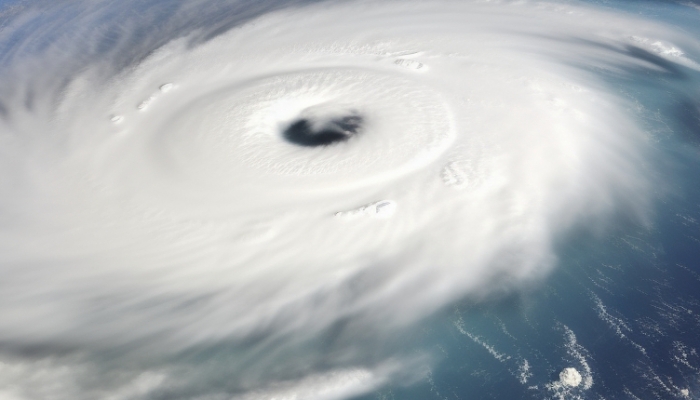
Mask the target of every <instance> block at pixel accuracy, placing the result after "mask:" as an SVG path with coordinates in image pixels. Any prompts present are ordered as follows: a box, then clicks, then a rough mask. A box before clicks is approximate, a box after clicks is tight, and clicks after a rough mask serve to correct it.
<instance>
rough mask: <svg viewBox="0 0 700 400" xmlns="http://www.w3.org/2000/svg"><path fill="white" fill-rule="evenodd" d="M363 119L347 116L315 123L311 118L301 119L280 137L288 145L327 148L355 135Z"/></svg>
mask: <svg viewBox="0 0 700 400" xmlns="http://www.w3.org/2000/svg"><path fill="white" fill-rule="evenodd" d="M363 122H364V119H363V118H362V117H361V116H359V115H348V116H344V117H339V118H333V119H329V120H327V121H317V120H313V119H311V118H301V119H298V120H295V121H293V122H292V123H291V124H290V125H289V126H288V127H287V128H286V129H284V131H283V132H282V136H283V137H284V138H285V139H286V140H287V141H288V142H290V143H293V144H296V145H299V146H306V147H317V146H328V145H331V144H335V143H340V142H344V141H346V140H348V139H350V138H351V137H353V136H355V135H357V134H358V133H359V132H360V131H361V129H362V125H363Z"/></svg>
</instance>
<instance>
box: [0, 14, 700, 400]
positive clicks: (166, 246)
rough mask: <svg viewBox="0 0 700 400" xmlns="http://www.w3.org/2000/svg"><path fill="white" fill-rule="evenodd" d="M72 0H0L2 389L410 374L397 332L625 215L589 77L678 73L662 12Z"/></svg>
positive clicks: (607, 99)
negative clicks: (77, 8) (70, 0)
mask: <svg viewBox="0 0 700 400" xmlns="http://www.w3.org/2000/svg"><path fill="white" fill-rule="evenodd" d="M75 4H78V3H75ZM80 4H81V6H82V7H84V8H85V10H87V11H84V12H83V13H81V14H74V13H73V12H72V10H73V6H74V5H70V6H68V5H65V4H59V5H55V6H48V5H46V6H45V7H46V9H47V10H48V11H46V13H45V14H36V10H32V9H22V8H21V7H22V6H21V5H18V6H15V7H20V8H18V9H13V8H12V7H11V6H6V7H5V9H6V16H5V18H6V21H5V26H4V31H3V43H4V48H3V52H4V54H3V61H4V65H3V69H2V74H3V80H4V83H3V84H2V85H3V86H2V87H1V88H0V89H1V90H0V95H2V99H1V100H2V116H3V118H2V121H0V142H1V143H2V145H1V149H0V152H1V153H0V192H2V193H3V195H2V198H0V222H1V225H0V265H1V269H0V274H2V279H0V315H2V318H0V347H1V348H2V349H3V350H5V352H6V356H4V357H5V361H3V364H1V365H2V368H3V369H5V370H7V372H1V371H0V375H2V376H3V377H9V378H2V379H6V380H7V381H6V382H0V385H3V386H2V387H5V388H7V387H9V389H3V390H6V392H7V396H15V397H12V398H18V399H33V398H45V397H44V396H45V395H44V394H42V393H45V392H46V391H48V392H49V393H52V395H55V396H56V397H55V398H70V399H79V398H94V396H107V397H104V398H114V399H127V398H129V399H130V398H146V397H148V396H164V397H163V398H173V397H177V396H181V397H183V398H195V397H197V396H209V395H210V396H215V397H202V398H217V399H218V398H230V397H231V396H240V397H241V398H244V399H256V398H268V397H274V396H292V395H293V394H296V395H298V396H299V397H298V398H323V399H326V398H342V397H347V396H349V395H352V394H356V393H359V392H362V391H364V390H368V389H370V388H372V387H375V386H377V385H381V384H382V383H383V382H386V380H388V379H391V378H392V377H395V376H399V375H400V376H404V377H405V375H404V374H409V375H410V374H411V368H412V365H414V364H413V362H414V361H415V359H414V358H415V357H414V358H411V359H408V358H406V357H405V356H401V355H400V354H399V353H395V352H393V350H391V346H388V345H386V343H387V340H388V338H389V337H391V335H392V333H395V332H397V331H398V330H400V329H403V328H405V327H407V326H410V324H411V323H414V322H416V321H417V320H419V319H420V318H422V317H425V316H426V315H428V314H429V313H430V312H432V311H435V310H437V309H439V308H440V307H442V306H444V305H446V304H447V303H449V302H450V301H453V300H455V299H458V298H461V297H463V296H474V297H481V296H488V295H490V294H493V293H495V292H502V291H504V290H513V289H517V288H518V287H520V286H521V285H527V284H531V283H533V282H536V281H537V280H538V279H540V278H541V277H542V276H544V275H545V274H546V273H547V271H548V270H549V269H550V268H552V267H553V266H555V265H556V254H554V252H553V250H552V248H553V243H554V241H555V240H556V239H557V238H558V237H560V236H561V235H564V234H565V233H566V232H567V230H568V229H570V228H572V227H573V226H579V225H581V224H584V225H589V226H591V225H595V226H597V225H599V224H600V223H602V221H603V220H604V218H605V217H606V216H607V215H610V213H612V212H614V211H625V212H626V213H629V215H632V216H634V217H638V218H643V217H644V215H645V210H646V209H647V204H648V201H649V187H651V185H653V184H654V182H652V178H651V176H652V175H651V174H650V173H649V170H648V168H649V165H648V164H647V163H645V162H644V160H645V158H646V157H647V156H648V155H649V153H648V152H649V150H648V148H647V146H646V144H645V143H646V140H647V139H646V138H645V135H644V134H643V133H642V132H641V130H640V129H639V127H638V126H636V125H635V123H634V121H633V120H632V119H631V116H630V113H629V109H630V108H631V107H632V105H631V104H628V103H626V101H625V100H624V99H622V98H620V97H618V96H616V95H615V93H609V92H608V90H607V89H606V87H605V85H604V84H603V82H602V81H601V80H599V79H598V78H597V77H596V73H599V72H600V71H621V70H625V69H646V70H648V71H650V72H653V73H661V74H665V75H667V76H673V75H674V74H678V73H680V72H679V70H678V68H677V67H676V66H679V65H681V66H684V67H686V68H694V69H697V64H695V63H694V62H693V61H691V60H690V59H688V58H686V57H685V56H684V53H683V52H682V51H681V50H680V47H683V46H686V47H687V46H691V44H690V43H691V42H689V41H687V39H684V38H683V36H681V35H679V34H677V33H674V32H673V31H671V30H670V29H669V28H665V27H663V26H659V25H655V24H653V23H650V22H647V21H643V20H640V19H635V18H632V17H629V16H624V15H616V14H613V13H611V12H606V11H600V10H596V9H593V8H590V7H583V6H574V5H561V4H555V3H536V2H513V3H511V2H452V1H438V2H436V1H431V2H420V1H408V2H407V1H402V2H391V1H386V2H383V1H369V2H367V1H347V2H341V3H333V4H331V3H318V4H313V5H304V6H301V5H298V4H292V5H289V6H285V7H281V6H269V7H268V6H265V5H264V4H263V5H255V6H249V5H245V4H243V3H231V4H227V5H225V6H222V5H221V4H218V5H211V7H212V8H211V9H207V6H209V2H191V3H186V4H185V5H177V6H176V5H174V3H173V5H172V6H171V7H168V6H165V5H162V4H159V3H153V8H152V9H147V8H148V7H146V9H147V10H141V11H143V14H142V15H143V17H142V19H139V18H137V17H136V16H134V15H130V14H129V9H130V7H133V9H134V10H136V9H139V10H140V8H139V7H141V6H138V5H137V4H134V5H130V3H128V2H127V3H124V4H120V5H115V4H107V3H104V2H90V3H89V4H88V3H85V4H83V3H80ZM226 7H228V8H226ZM199 9H201V10H202V11H201V12H198V10H199ZM13 10H15V11H13ZM210 10H218V11H217V15H210V13H211V12H212V11H210ZM222 10H224V11H226V10H228V11H226V12H223V11H222ZM146 11H147V12H146ZM108 14H110V15H114V17H110V16H107V15H108ZM47 15H49V16H50V17H51V18H52V21H54V22H53V23H52V24H50V25H48V27H46V26H44V27H43V28H42V29H38V30H37V31H36V32H35V33H33V32H32V27H36V26H37V25H38V24H40V23H41V24H43V23H45V21H43V19H46V18H48V17H47ZM159 15H162V16H163V19H162V21H159V20H158V19H157V18H155V16H159ZM202 16H207V18H210V19H211V24H210V25H207V24H206V22H202V21H203V17H202ZM117 17H120V18H121V20H120V21H119V22H118V23H115V19H116V18H117ZM67 21H68V22H70V23H69V24H67V23H66V22H67ZM154 21H159V22H157V23H156V22H154ZM188 21H191V22H188ZM115 26H118V27H119V29H116V28H114V27H115ZM149 26H150V27H151V28H150V29H151V30H149ZM678 46H680V47H678ZM695 50H697V49H695ZM595 71H597V72H595ZM378 349H381V350H378ZM37 371H41V373H39V372H37ZM329 371H330V372H329ZM8 382H18V383H16V384H13V385H10V386H7V385H8ZM36 382H39V383H38V384H37V383H36ZM59 382H60V383H59ZM52 385H53V386H52ZM42 388H43V389H42ZM46 388H50V389H46ZM42 390H44V392H42ZM108 396H112V397H108ZM153 398H158V397H153Z"/></svg>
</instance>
